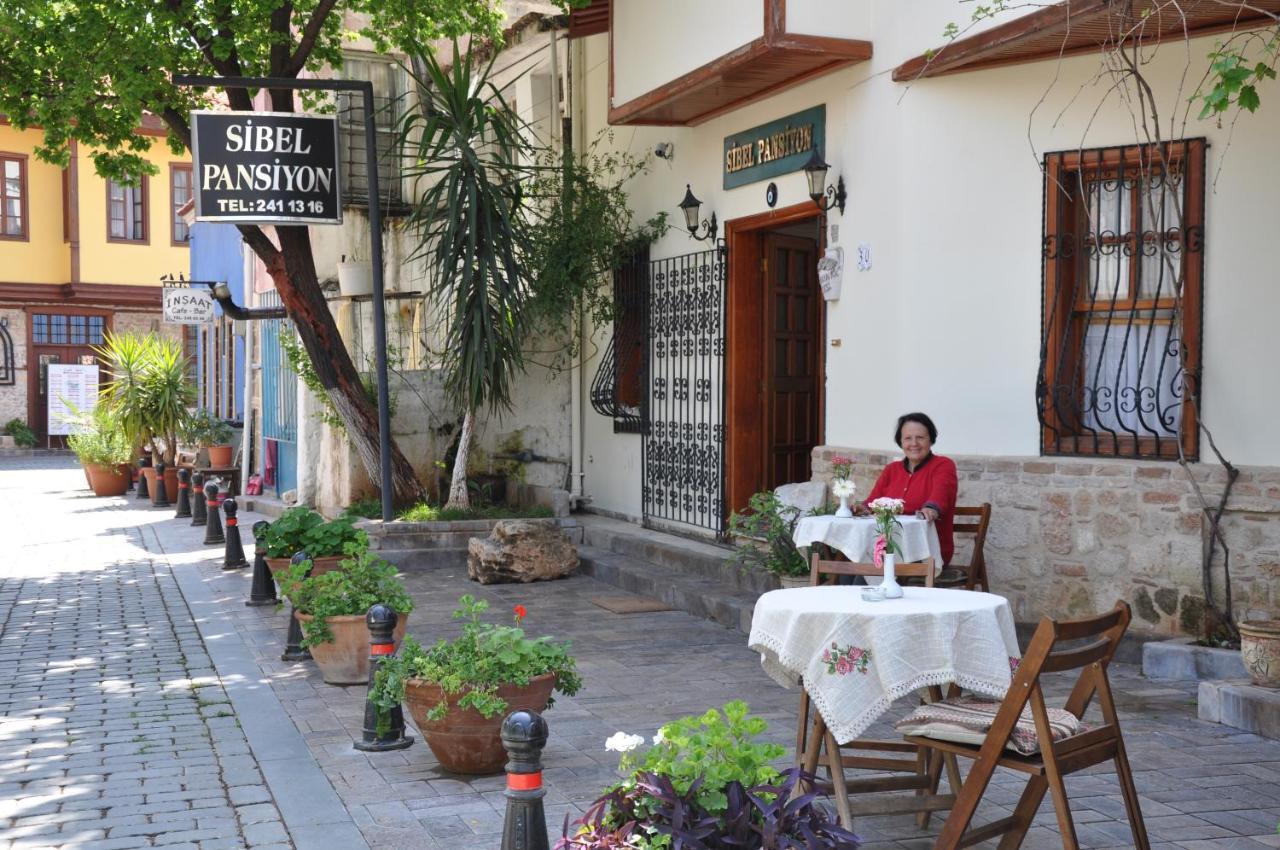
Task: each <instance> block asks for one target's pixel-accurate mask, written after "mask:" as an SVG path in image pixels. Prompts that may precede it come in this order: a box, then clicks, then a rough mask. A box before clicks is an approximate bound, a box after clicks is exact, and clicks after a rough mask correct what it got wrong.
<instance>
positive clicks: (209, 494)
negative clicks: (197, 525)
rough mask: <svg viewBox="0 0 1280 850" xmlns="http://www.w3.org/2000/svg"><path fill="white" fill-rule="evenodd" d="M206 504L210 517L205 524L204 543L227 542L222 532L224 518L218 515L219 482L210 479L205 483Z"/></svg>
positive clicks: (212, 544) (209, 544) (211, 544)
mask: <svg viewBox="0 0 1280 850" xmlns="http://www.w3.org/2000/svg"><path fill="white" fill-rule="evenodd" d="M204 505H205V511H206V512H207V513H208V515H209V518H208V520H207V521H206V522H205V524H204V545H206V546H214V545H216V544H219V543H226V542H227V538H226V536H225V535H224V534H223V533H222V520H221V519H219V517H218V482H217V481H210V482H209V483H208V484H206V485H204Z"/></svg>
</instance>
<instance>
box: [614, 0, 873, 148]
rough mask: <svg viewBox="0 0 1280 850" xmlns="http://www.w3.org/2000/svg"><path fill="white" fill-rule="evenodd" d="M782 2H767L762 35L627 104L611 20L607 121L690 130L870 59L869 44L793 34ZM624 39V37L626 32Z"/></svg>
mask: <svg viewBox="0 0 1280 850" xmlns="http://www.w3.org/2000/svg"><path fill="white" fill-rule="evenodd" d="M785 21H786V10H785V6H784V0H764V35H763V36H761V37H760V38H757V39H755V40H753V41H751V42H748V43H747V44H745V45H743V46H742V47H739V48H737V49H736V50H733V51H731V52H729V53H727V54H725V55H724V56H720V57H718V58H716V59H713V60H712V61H710V62H708V63H707V64H706V65H703V66H702V67H700V68H695V69H694V70H692V71H690V72H689V73H687V74H685V75H683V76H681V77H678V78H676V79H674V80H672V81H671V82H669V83H665V84H664V85H662V86H659V87H658V88H656V89H654V90H653V91H650V92H646V93H645V94H642V95H640V96H639V97H636V98H633V99H631V100H629V101H627V102H626V103H621V104H617V105H614V104H613V102H612V100H613V40H614V38H615V37H618V34H617V28H616V27H615V26H614V22H613V20H612V4H610V21H609V97H610V106H609V123H610V124H656V125H660V126H668V127H670V126H692V125H695V124H701V123H702V122H704V121H708V120H710V119H712V118H714V117H716V116H717V115H720V114H722V113H724V112H728V111H730V110H733V109H737V108H739V107H742V106H745V105H747V104H748V103H752V102H753V101H757V100H760V99H761V98H764V97H768V96H770V95H773V94H777V93H778V92H780V91H782V90H783V89H787V88H790V87H791V86H795V85H799V84H800V83H803V82H806V81H807V80H811V79H813V78H814V77H819V76H822V75H823V74H829V73H831V72H832V71H837V70H839V69H841V68H846V67H848V66H850V65H853V64H856V63H858V62H865V61H866V60H868V59H870V58H871V42H869V41H860V40H857V39H847V38H829V37H827V36H817V35H801V34H795V33H789V32H787V31H786V27H785ZM624 36H625V34H624Z"/></svg>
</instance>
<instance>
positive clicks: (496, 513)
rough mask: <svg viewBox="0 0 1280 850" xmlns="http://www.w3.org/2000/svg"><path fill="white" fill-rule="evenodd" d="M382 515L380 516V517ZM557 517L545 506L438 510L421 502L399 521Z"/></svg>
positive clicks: (404, 511) (406, 511) (493, 506)
mask: <svg viewBox="0 0 1280 850" xmlns="http://www.w3.org/2000/svg"><path fill="white" fill-rule="evenodd" d="M380 515H381V514H379V516H380ZM550 516H555V514H553V513H552V511H551V509H550V508H548V507H544V506H543V505H534V506H533V507H529V508H511V507H507V506H506V505H485V506H483V507H476V508H466V509H461V508H438V507H436V506H435V505H430V504H427V503H426V502H420V503H418V504H416V505H414V506H413V507H411V508H408V509H406V510H403V511H401V512H400V516H399V517H397V519H402V520H405V521H407V522H458V521H460V520H467V519H533V518H537V517H550Z"/></svg>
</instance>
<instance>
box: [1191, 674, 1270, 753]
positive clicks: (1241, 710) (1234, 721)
mask: <svg viewBox="0 0 1280 850" xmlns="http://www.w3.org/2000/svg"><path fill="white" fill-rule="evenodd" d="M1198 702H1199V713H1200V719H1201V720H1207V721H1209V722H1210V723H1221V724H1222V725H1224V726H1234V727H1235V728H1237V729H1243V730H1244V731H1245V732H1252V733H1253V734H1255V735H1261V736H1262V737H1264V738H1275V739H1280V690H1277V689H1276V688H1263V687H1259V686H1258V685H1255V684H1252V683H1251V682H1250V681H1249V680H1248V679H1215V680H1207V681H1202V682H1201V683H1200V694H1199V700H1198Z"/></svg>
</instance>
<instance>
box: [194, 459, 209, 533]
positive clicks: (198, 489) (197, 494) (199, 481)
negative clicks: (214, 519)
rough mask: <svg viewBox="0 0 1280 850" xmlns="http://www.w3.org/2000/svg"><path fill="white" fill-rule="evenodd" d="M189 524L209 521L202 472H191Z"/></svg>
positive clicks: (202, 523)
mask: <svg viewBox="0 0 1280 850" xmlns="http://www.w3.org/2000/svg"><path fill="white" fill-rule="evenodd" d="M191 491H192V493H191V495H192V498H191V524H192V525H204V524H205V523H207V522H208V521H209V509H208V506H207V505H205V503H204V473H203V472H193V473H191Z"/></svg>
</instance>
